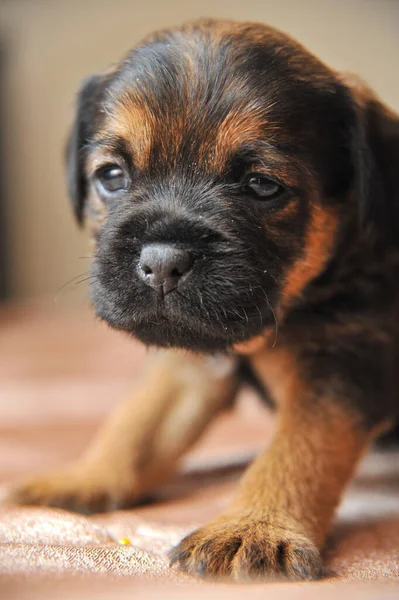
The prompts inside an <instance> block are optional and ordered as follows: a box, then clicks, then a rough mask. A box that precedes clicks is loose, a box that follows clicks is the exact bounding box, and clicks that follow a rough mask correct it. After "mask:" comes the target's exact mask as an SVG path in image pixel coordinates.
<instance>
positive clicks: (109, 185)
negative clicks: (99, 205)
mask: <svg viewBox="0 0 399 600" xmlns="http://www.w3.org/2000/svg"><path fill="white" fill-rule="evenodd" d="M95 177H96V181H97V182H98V184H99V185H100V186H101V188H102V189H103V190H104V191H105V192H106V193H108V194H110V193H111V194H112V193H114V192H119V191H121V190H125V189H126V188H127V184H128V178H127V175H126V173H125V171H124V170H123V169H122V168H121V167H120V166H119V165H107V166H105V167H102V168H101V169H99V170H98V171H97V172H96V175H95Z"/></svg>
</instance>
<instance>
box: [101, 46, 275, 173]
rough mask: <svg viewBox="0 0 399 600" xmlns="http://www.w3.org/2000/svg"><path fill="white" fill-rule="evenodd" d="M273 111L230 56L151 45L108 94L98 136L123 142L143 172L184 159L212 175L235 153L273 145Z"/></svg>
mask: <svg viewBox="0 0 399 600" xmlns="http://www.w3.org/2000/svg"><path fill="white" fill-rule="evenodd" d="M154 46H155V47H154ZM273 105H275V101H274V100H273V99H272V98H271V97H270V98H267V97H265V96H264V95H263V94H262V93H261V91H260V90H259V89H257V86H256V84H255V85H254V83H253V82H252V81H251V79H250V78H249V77H248V76H246V75H245V73H244V72H243V71H242V69H241V68H237V66H236V65H234V56H233V55H232V54H229V53H227V52H222V51H221V49H220V48H219V49H218V51H217V50H216V49H212V48H204V47H202V48H196V52H193V50H192V49H191V52H190V53H189V52H184V48H183V49H180V50H179V51H178V50H177V49H174V51H170V52H168V51H167V48H165V47H163V46H161V47H157V45H153V46H152V47H151V48H150V49H142V50H141V51H139V52H137V53H136V55H135V56H132V59H131V62H130V63H129V64H128V65H127V66H125V68H124V70H123V71H122V72H121V73H120V75H119V76H118V78H117V80H116V81H115V82H114V85H113V86H112V87H111V89H110V90H109V93H108V98H107V99H106V118H105V122H104V127H103V131H102V132H101V134H102V135H104V134H105V135H110V136H116V137H118V138H120V139H123V140H124V141H125V142H126V143H127V145H128V148H129V151H130V152H131V153H132V155H133V156H134V158H135V162H136V165H137V166H138V167H140V168H142V169H144V168H146V167H147V166H150V165H151V164H152V163H157V164H158V165H159V164H160V163H162V164H166V163H169V164H171V165H172V164H173V163H174V162H175V161H176V159H177V158H179V160H180V161H181V159H182V157H183V158H184V159H186V160H187V161H189V160H191V161H195V162H196V163H197V165H198V166H201V165H202V166H208V167H209V164H212V165H213V166H214V168H215V169H216V170H217V169H222V168H223V167H224V165H225V164H226V162H227V161H228V159H229V157H230V156H231V155H232V154H233V153H234V152H235V151H236V150H237V149H238V148H245V147H247V146H248V147H249V146H251V145H254V144H256V143H259V142H260V141H261V140H263V141H265V142H266V140H268V139H273V137H274V136H275V133H276V130H275V127H276V125H277V123H276V121H275V120H274V119H275V116H274V115H273V113H272V109H273Z"/></svg>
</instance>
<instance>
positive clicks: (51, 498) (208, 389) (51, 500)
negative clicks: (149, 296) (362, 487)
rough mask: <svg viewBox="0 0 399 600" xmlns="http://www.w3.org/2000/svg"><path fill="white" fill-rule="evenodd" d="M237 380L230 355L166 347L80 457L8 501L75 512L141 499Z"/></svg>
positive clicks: (229, 396)
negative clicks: (197, 353)
mask: <svg viewBox="0 0 399 600" xmlns="http://www.w3.org/2000/svg"><path fill="white" fill-rule="evenodd" d="M237 388H238V377H237V374H236V369H235V364H234V362H233V361H232V362H230V359H227V358H226V359H224V358H223V359H222V358H221V359H220V360H219V359H215V360H211V359H208V358H203V357H199V356H192V355H189V354H188V353H184V354H183V353H179V352H164V353H161V355H160V356H158V357H157V358H156V360H155V364H152V365H151V368H150V369H149V370H148V372H147V373H146V374H145V375H144V377H143V381H142V382H141V384H139V385H138V388H137V389H136V391H135V393H134V394H133V396H132V397H131V398H129V399H128V400H127V401H126V402H125V403H124V404H123V405H121V406H120V407H118V409H117V410H116V412H115V414H113V415H112V417H111V419H110V420H109V421H108V422H107V423H106V424H105V426H104V427H103V429H102V430H101V431H100V433H99V435H98V436H97V438H96V439H95V440H94V443H93V444H92V446H91V447H90V448H89V450H88V451H87V453H86V454H85V455H84V456H83V457H82V458H81V460H80V461H78V462H77V463H76V464H73V465H72V466H71V467H68V468H65V469H63V470H61V471H59V472H55V473H50V474H48V475H43V476H38V477H37V478H35V479H32V480H29V481H27V482H25V483H22V484H20V485H17V486H15V487H14V488H13V489H11V491H10V493H9V497H8V498H7V501H9V502H13V503H17V504H28V505H32V504H33V505H48V506H57V507H63V508H68V509H70V510H76V511H78V512H95V511H97V512H101V511H106V510H112V509H116V508H120V507H123V506H128V505H131V504H133V503H135V502H138V501H139V500H140V499H141V498H143V497H145V496H146V494H148V493H149V492H151V491H152V490H153V488H154V487H155V486H156V485H158V484H159V483H162V482H163V481H165V480H166V479H167V478H168V477H169V476H170V475H171V473H172V472H173V470H174V468H175V466H176V463H177V461H178V459H179V458H180V457H181V455H182V454H183V453H184V452H185V450H186V449H187V448H188V447H189V446H190V445H191V444H192V443H193V442H194V441H196V440H197V439H198V437H199V436H200V435H201V433H202V432H203V431H204V429H205V427H206V425H207V424H208V423H209V421H210V420H211V419H212V418H213V417H214V415H215V414H216V413H217V412H218V411H219V410H221V409H222V408H223V407H224V406H225V405H226V404H228V403H229V401H231V400H232V399H233V397H234V395H235V393H236V391H237Z"/></svg>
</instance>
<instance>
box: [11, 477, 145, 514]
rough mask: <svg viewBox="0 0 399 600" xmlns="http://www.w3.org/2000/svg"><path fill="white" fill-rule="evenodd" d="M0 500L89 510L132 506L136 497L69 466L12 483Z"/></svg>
mask: <svg viewBox="0 0 399 600" xmlns="http://www.w3.org/2000/svg"><path fill="white" fill-rule="evenodd" d="M2 500H3V501H4V502H6V503H10V504H17V505H26V506H51V507H54V508H63V509H66V510H71V511H74V512H79V513H83V514H92V513H99V512H108V511H112V510H118V509H121V508H126V507H129V506H132V505H133V504H134V503H135V501H137V494H133V493H132V490H131V489H127V488H123V489H122V488H121V486H120V484H119V485H117V484H116V482H115V481H112V480H108V479H106V478H105V477H104V478H101V477H100V478H99V477H97V476H96V474H95V473H90V471H88V472H84V471H81V470H79V469H69V470H64V471H61V472H57V473H50V474H48V475H42V476H38V477H36V478H33V479H29V480H27V481H25V482H21V483H19V484H15V485H12V486H10V487H9V489H8V490H7V491H6V494H5V497H4V498H3V499H2Z"/></svg>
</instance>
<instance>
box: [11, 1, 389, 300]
mask: <svg viewBox="0 0 399 600" xmlns="http://www.w3.org/2000/svg"><path fill="white" fill-rule="evenodd" d="M200 16H212V17H227V18H235V19H245V20H260V21H265V22H268V23H270V24H272V25H275V26H277V27H280V28H281V29H283V30H285V31H287V32H290V33H291V34H293V35H294V36H296V37H297V38H298V39H299V40H301V41H302V42H303V43H304V44H305V45H307V46H308V47H309V48H310V49H311V50H312V51H313V52H315V53H316V54H318V55H319V56H320V57H321V58H322V59H324V60H325V61H327V62H328V63H329V64H331V65H332V66H334V67H336V68H339V69H344V70H351V71H354V72H357V73H359V74H361V75H362V76H363V77H364V78H366V79H367V80H368V82H369V83H370V84H371V85H372V86H373V87H374V88H375V89H376V90H377V91H378V92H379V93H380V95H381V96H382V97H383V98H384V99H385V100H386V101H387V102H388V103H390V104H391V105H392V106H393V107H396V108H397V109H399V77H398V72H399V71H398V65H397V60H398V56H399V0H335V1H333V0H229V1H228V0H195V1H192V2H190V1H189V0H186V1H183V0H169V1H167V2H162V1H161V0H112V1H109V0H69V1H67V2H62V1H58V0H2V1H0V37H1V38H3V43H5V47H6V49H7V54H6V57H5V58H6V60H5V69H6V72H5V87H4V88H3V91H2V94H3V96H4V97H5V100H6V106H5V108H6V120H5V125H4V131H3V137H5V144H6V145H5V150H6V152H5V156H4V159H3V163H4V164H3V172H4V173H5V175H6V182H5V185H6V192H7V207H6V208H7V220H8V223H9V231H10V233H11V236H10V240H9V247H8V258H9V260H10V263H11V266H12V280H11V288H12V289H11V291H12V294H13V296H14V297H15V298H18V299H22V298H29V297H33V298H35V297H41V296H55V295H56V294H57V291H58V290H59V288H60V287H61V286H62V285H63V284H65V283H66V282H68V280H70V279H71V278H72V277H74V276H76V275H79V274H80V273H82V272H84V271H85V268H86V266H87V261H86V260H85V259H80V258H79V257H81V256H85V255H87V249H86V243H87V242H86V239H85V235H84V233H82V232H79V231H78V230H77V227H76V225H75V223H74V221H73V218H72V215H71V212H70V210H69V205H68V201H67V197H66V193H65V187H64V175H63V164H62V151H63V146H64V141H65V136H66V132H67V130H68V127H69V124H70V122H71V119H72V105H73V100H74V93H75V90H76V89H77V87H78V85H79V82H80V80H81V79H82V78H83V77H84V76H85V75H87V74H88V73H90V72H92V71H96V70H97V69H99V68H102V67H104V66H105V65H107V64H109V63H111V62H113V61H114V60H116V59H117V58H118V57H119V56H121V55H122V54H123V53H124V52H125V51H126V50H127V49H128V48H129V47H130V46H132V45H134V44H135V42H137V41H138V40H139V39H140V38H141V37H142V36H143V35H145V34H146V33H147V32H149V31H151V30H153V29H155V28H158V27H164V26H167V25H173V24H176V23H179V22H181V21H183V20H185V19H191V18H195V17H200ZM71 290H73V293H70V292H71ZM81 291H82V288H81V287H79V286H74V285H73V284H71V285H69V286H67V287H66V288H64V290H63V291H62V293H61V299H62V302H64V303H67V304H68V303H72V302H81V301H82V294H81ZM75 292H77V293H75ZM77 298H78V300H77Z"/></svg>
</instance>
